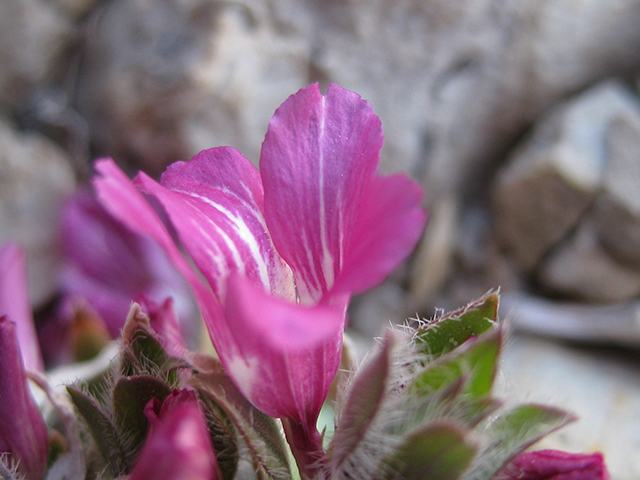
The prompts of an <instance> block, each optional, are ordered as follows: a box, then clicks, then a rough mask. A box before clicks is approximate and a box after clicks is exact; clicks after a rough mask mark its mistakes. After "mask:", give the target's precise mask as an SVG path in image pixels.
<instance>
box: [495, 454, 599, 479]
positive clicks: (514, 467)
mask: <svg viewBox="0 0 640 480" xmlns="http://www.w3.org/2000/svg"><path fill="white" fill-rule="evenodd" d="M562 478H566V479H571V480H610V477H609V472H607V467H606V466H605V464H604V459H603V458H602V455H601V454H599V453H594V454H592V455H585V454H581V453H567V452H560V451H558V450H539V451H537V452H525V453H521V454H520V455H518V456H517V457H516V458H515V459H514V460H513V461H512V462H511V464H509V466H508V467H507V468H506V469H505V470H504V472H502V473H501V474H500V475H499V476H498V477H497V479H496V480H556V479H562Z"/></svg>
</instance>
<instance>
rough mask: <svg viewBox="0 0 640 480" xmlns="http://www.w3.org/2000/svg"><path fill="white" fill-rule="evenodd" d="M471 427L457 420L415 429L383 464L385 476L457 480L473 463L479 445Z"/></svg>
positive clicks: (406, 479) (405, 479)
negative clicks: (475, 440)
mask: <svg viewBox="0 0 640 480" xmlns="http://www.w3.org/2000/svg"><path fill="white" fill-rule="evenodd" d="M468 433H469V431H468V430H466V429H465V428H464V427H462V426H461V425H458V424H456V423H453V422H445V421H440V422H434V423H432V424H430V425H427V426H425V427H421V428H419V429H416V430H414V431H413V432H411V433H410V434H409V435H407V436H406V437H405V438H404V440H403V442H402V443H401V444H400V446H399V447H398V448H397V449H396V450H395V452H394V453H393V454H392V455H391V456H390V457H388V458H386V459H385V460H384V461H383V462H382V465H381V473H382V474H383V475H384V477H383V478H384V479H385V480H396V479H397V480H400V479H401V480H457V479H459V478H460V477H461V475H462V474H463V473H464V471H465V470H466V469H467V467H468V466H469V465H470V463H471V461H472V459H473V456H474V455H475V453H476V446H475V445H474V443H473V442H471V441H470V440H469V439H468V438H467V437H468Z"/></svg>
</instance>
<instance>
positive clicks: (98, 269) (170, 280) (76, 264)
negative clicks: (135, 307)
mask: <svg viewBox="0 0 640 480" xmlns="http://www.w3.org/2000/svg"><path fill="white" fill-rule="evenodd" d="M61 230H62V231H61V234H62V240H63V247H64V253H65V268H64V270H63V272H62V276H61V280H62V287H63V290H64V292H65V293H67V294H70V295H77V296H80V297H82V298H85V299H86V300H87V301H88V302H89V304H90V305H91V306H92V307H93V308H94V309H95V310H96V311H97V312H98V314H99V315H100V317H101V318H102V319H103V320H104V322H105V323H106V324H107V326H108V327H109V331H110V332H111V334H112V335H114V336H117V335H118V334H119V331H120V329H121V328H122V326H123V325H124V321H125V319H126V316H127V313H128V312H129V308H130V307H131V300H132V299H133V298H134V297H135V296H136V295H138V294H140V293H144V294H147V295H150V296H152V297H153V298H154V299H156V300H157V301H161V300H164V299H165V298H166V297H168V296H171V297H173V298H174V299H175V301H176V303H177V304H178V305H179V306H180V310H179V313H180V314H181V315H180V316H181V318H183V319H186V317H187V316H190V315H191V314H192V313H193V312H192V310H193V308H192V300H191V295H190V293H189V291H188V287H187V286H186V284H185V281H184V280H183V278H182V277H181V276H180V275H179V274H178V273H177V272H176V270H175V269H174V268H173V267H172V266H171V265H170V263H169V261H168V259H167V257H166V255H165V253H164V252H163V251H162V249H161V248H160V247H159V246H158V245H157V244H156V242H155V241H152V240H150V239H148V238H145V237H142V236H140V235H136V234H135V233H133V232H132V231H131V230H130V229H129V228H127V227H125V226H124V225H123V224H122V223H120V222H119V221H117V220H116V219H115V218H114V217H112V216H111V215H110V214H109V213H108V212H107V211H106V210H105V209H104V208H102V206H101V205H100V204H99V203H98V200H97V199H96V198H95V197H94V195H93V194H92V193H91V192H89V191H87V190H81V191H79V192H78V193H77V194H76V195H74V196H73V197H72V198H71V199H70V200H69V202H67V204H66V206H65V208H64V211H63V219H62V229H61Z"/></svg>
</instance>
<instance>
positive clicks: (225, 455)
mask: <svg viewBox="0 0 640 480" xmlns="http://www.w3.org/2000/svg"><path fill="white" fill-rule="evenodd" d="M198 397H199V399H200V402H201V404H202V405H203V407H204V413H205V416H206V418H207V423H208V427H209V434H210V435H211V441H212V442H213V449H214V451H215V452H216V460H217V462H218V467H219V468H220V473H221V474H222V477H221V478H222V480H231V479H233V478H235V475H236V471H237V470H238V461H239V459H240V456H239V448H238V434H237V432H236V429H235V427H234V425H233V421H232V420H231V418H229V415H227V414H226V412H225V411H224V410H223V409H222V408H221V407H220V405H218V404H217V403H216V401H215V400H214V399H213V398H211V397H210V396H208V395H206V394H200V395H198Z"/></svg>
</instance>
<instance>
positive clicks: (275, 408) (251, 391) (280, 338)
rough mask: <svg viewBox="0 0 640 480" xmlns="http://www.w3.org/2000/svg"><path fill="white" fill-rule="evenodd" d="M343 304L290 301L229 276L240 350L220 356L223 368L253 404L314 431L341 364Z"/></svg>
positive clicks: (231, 324)
mask: <svg viewBox="0 0 640 480" xmlns="http://www.w3.org/2000/svg"><path fill="white" fill-rule="evenodd" d="M345 309H346V304H344V305H342V306H341V307H328V306H316V307H303V306H299V305H295V304H292V303H288V302H285V301H283V300H280V299H277V298H274V297H272V296H270V295H268V294H267V293H265V292H264V291H262V289H260V288H259V287H256V286H254V285H253V284H251V283H250V282H249V281H247V279H245V278H243V277H241V276H239V275H232V276H231V277H230V282H229V295H228V299H227V304H226V312H227V318H228V322H229V328H230V329H231V332H232V334H233V336H234V338H235V340H236V343H237V345H238V348H239V353H238V355H237V356H231V357H226V358H225V357H223V358H222V361H223V363H224V365H225V368H226V369H227V371H228V372H229V374H230V376H231V378H232V379H233V380H234V382H235V383H236V385H237V387H238V388H239V389H240V391H241V392H242V393H243V394H244V395H245V396H246V397H247V399H249V400H250V401H251V402H252V403H253V404H254V405H255V406H256V407H257V408H259V409H260V410H262V411H263V412H265V413H267V414H268V415H271V416H273V417H280V418H290V419H294V420H296V421H297V422H300V423H301V424H303V425H305V426H306V427H308V428H309V429H313V430H315V422H316V419H317V416H318V413H319V412H320V408H321V407H322V404H323V402H324V400H325V397H326V395H327V392H328V390H329V386H330V385H331V382H332V381H333V378H334V376H335V374H336V371H337V369H338V366H339V363H340V354H341V351H342V334H343V328H344V321H345Z"/></svg>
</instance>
